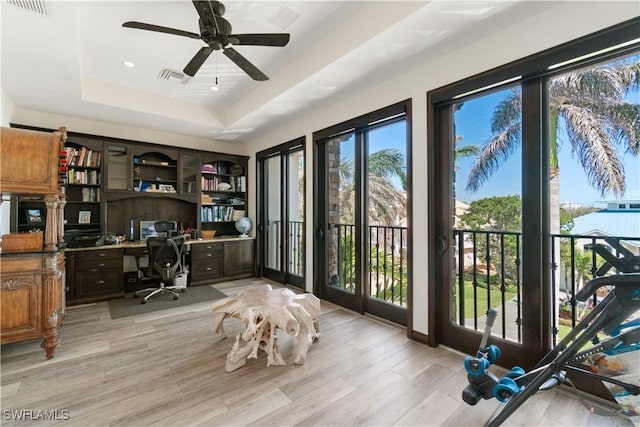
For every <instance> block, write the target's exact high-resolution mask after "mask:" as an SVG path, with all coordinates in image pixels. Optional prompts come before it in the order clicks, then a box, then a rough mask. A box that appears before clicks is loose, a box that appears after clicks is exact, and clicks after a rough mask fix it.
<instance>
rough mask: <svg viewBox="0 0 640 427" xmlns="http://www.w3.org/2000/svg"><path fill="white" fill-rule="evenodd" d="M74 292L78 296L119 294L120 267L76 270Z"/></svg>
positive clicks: (120, 286) (89, 296) (120, 282)
mask: <svg viewBox="0 0 640 427" xmlns="http://www.w3.org/2000/svg"><path fill="white" fill-rule="evenodd" d="M76 292H77V296H78V297H80V298H91V297H105V296H109V295H112V294H121V293H122V269H121V268H120V269H116V268H109V269H103V270H95V271H82V272H76Z"/></svg>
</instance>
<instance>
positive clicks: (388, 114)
mask: <svg viewBox="0 0 640 427" xmlns="http://www.w3.org/2000/svg"><path fill="white" fill-rule="evenodd" d="M407 111H408V103H400V104H396V105H394V106H391V107H388V108H387V109H383V110H380V111H377V112H374V113H371V114H370V115H366V116H363V117H360V118H358V119H354V120H352V121H350V122H346V123H343V124H341V125H337V126H335V127H332V128H330V129H327V130H325V131H322V132H319V133H318V134H316V135H314V140H315V141H316V144H315V148H316V150H317V151H316V153H317V156H316V158H317V160H318V162H317V164H316V171H317V174H316V176H317V177H318V179H317V182H316V183H315V184H316V188H315V196H316V197H314V200H316V201H317V203H318V204H317V210H316V212H317V214H316V226H315V230H316V239H314V240H315V243H316V245H315V252H314V261H315V268H316V271H317V274H314V277H315V278H316V279H317V280H316V283H315V286H316V289H317V291H318V292H320V295H321V296H322V297H323V298H326V299H328V300H330V301H333V302H335V303H337V304H340V305H342V306H344V307H348V308H351V309H353V310H356V311H358V312H362V313H364V312H367V313H371V314H375V315H377V316H380V317H383V318H386V319H389V320H391V321H394V322H396V323H400V324H403V325H406V322H407V306H408V301H409V289H410V288H409V279H408V271H409V270H408V248H409V241H408V209H407V205H408V199H407V194H408V192H407V187H408V182H407V175H408V174H407V159H408V149H407V147H408V140H409V138H408V126H409V125H408V120H407V116H408V113H407Z"/></svg>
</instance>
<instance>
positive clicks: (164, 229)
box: [153, 221, 178, 237]
mask: <svg viewBox="0 0 640 427" xmlns="http://www.w3.org/2000/svg"><path fill="white" fill-rule="evenodd" d="M153 229H154V230H156V233H157V235H158V236H160V237H173V236H175V235H176V234H178V223H177V222H176V221H156V222H154V223H153Z"/></svg>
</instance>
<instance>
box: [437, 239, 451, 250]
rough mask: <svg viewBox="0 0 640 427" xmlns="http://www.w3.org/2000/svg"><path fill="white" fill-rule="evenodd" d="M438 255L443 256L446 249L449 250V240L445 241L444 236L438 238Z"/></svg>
mask: <svg viewBox="0 0 640 427" xmlns="http://www.w3.org/2000/svg"><path fill="white" fill-rule="evenodd" d="M438 243H439V245H438V248H437V251H438V254H443V253H445V252H446V251H447V249H449V239H447V238H446V237H445V236H438Z"/></svg>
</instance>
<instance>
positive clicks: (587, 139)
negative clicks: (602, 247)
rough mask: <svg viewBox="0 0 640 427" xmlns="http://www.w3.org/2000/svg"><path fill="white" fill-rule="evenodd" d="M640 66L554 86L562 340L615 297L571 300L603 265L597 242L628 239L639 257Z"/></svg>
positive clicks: (605, 68) (557, 315)
mask: <svg viewBox="0 0 640 427" xmlns="http://www.w3.org/2000/svg"><path fill="white" fill-rule="evenodd" d="M639 64H640V55H638V54H636V55H635V56H631V57H627V58H624V59H619V60H616V61H612V62H606V63H600V64H596V65H592V66H590V67H587V68H583V69H579V70H576V71H572V72H571V73H567V74H563V75H560V76H557V77H555V78H553V79H551V80H550V81H549V86H548V91H549V123H550V129H549V139H550V148H551V153H550V164H551V176H550V189H551V201H550V203H551V205H550V209H549V214H550V218H549V220H550V224H551V233H552V254H551V256H552V257H553V258H552V265H556V266H558V268H556V269H555V270H554V272H553V274H552V277H551V285H552V292H553V294H554V295H555V300H554V302H555V304H554V317H553V319H552V323H553V327H554V329H555V328H557V330H558V331H559V333H558V335H557V336H556V337H554V338H555V340H556V342H557V341H559V340H560V339H561V338H563V337H564V336H566V334H567V333H568V332H569V331H570V330H571V328H573V327H574V326H575V325H576V323H577V322H580V321H581V320H582V318H583V317H584V316H585V315H586V314H587V313H588V312H589V308H590V307H592V306H593V304H594V303H597V301H599V300H601V299H602V298H604V296H606V294H607V293H608V292H609V289H605V288H602V289H601V290H600V291H599V292H598V293H597V294H596V295H595V296H594V297H592V299H591V300H590V301H585V302H577V301H573V300H572V298H571V296H572V295H575V293H576V292H577V291H579V290H580V289H581V288H582V287H583V286H584V285H585V283H586V282H587V281H589V280H590V279H592V278H593V272H594V271H596V269H597V268H598V267H599V266H601V265H602V263H603V259H602V258H600V256H598V255H596V254H595V253H594V251H593V250H592V248H593V245H595V244H605V242H604V238H605V237H608V236H612V237H618V238H624V239H621V242H620V243H621V245H622V246H624V247H626V248H627V249H629V250H630V251H631V252H632V253H634V254H638V253H640V251H639V248H640V225H639V224H640V223H639V222H638V218H640V205H638V201H639V200H640V179H639V178H638V177H640V157H639V156H638V153H639V152H640V146H639V145H638V136H637V129H638V128H637V126H638V123H639V122H640V117H639V115H638V111H639V108H638V105H639V104H640V88H638V86H637V85H636V86H635V87H634V86H633V81H632V80H629V79H628V78H627V77H628V76H629V75H630V74H629V71H630V70H632V69H633V67H635V68H636V69H637V67H638V65H639ZM634 128H635V130H634ZM634 136H635V137H634ZM587 235H588V237H587ZM614 252H615V250H614ZM554 343H555V342H554Z"/></svg>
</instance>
